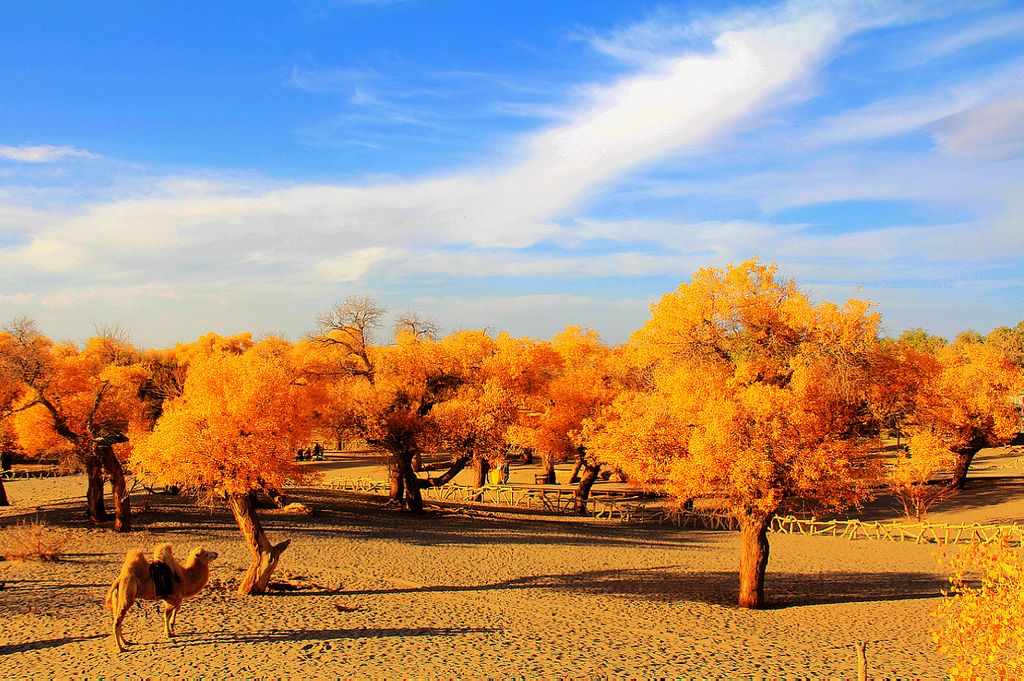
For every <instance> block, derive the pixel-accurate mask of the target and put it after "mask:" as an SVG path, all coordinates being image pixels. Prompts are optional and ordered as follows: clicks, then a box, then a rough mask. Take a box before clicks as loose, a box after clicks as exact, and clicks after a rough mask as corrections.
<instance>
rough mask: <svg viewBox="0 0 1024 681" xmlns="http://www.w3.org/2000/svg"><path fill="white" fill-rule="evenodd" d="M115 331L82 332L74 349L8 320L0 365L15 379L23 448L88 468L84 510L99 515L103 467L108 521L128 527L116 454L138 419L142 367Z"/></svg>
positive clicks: (0, 337)
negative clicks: (110, 510)
mask: <svg viewBox="0 0 1024 681" xmlns="http://www.w3.org/2000/svg"><path fill="white" fill-rule="evenodd" d="M140 357H141V356H140V353H139V352H138V350H136V349H135V348H134V347H133V346H132V345H131V344H130V343H128V342H127V339H126V338H124V337H123V334H119V333H110V334H107V335H102V336H97V337H94V338H90V339H89V340H88V342H87V343H86V345H85V347H84V348H83V349H81V350H79V349H78V348H77V347H76V346H75V345H73V344H70V343H59V344H55V343H53V342H52V341H50V340H49V339H48V338H46V337H45V336H43V335H42V334H41V333H40V332H39V331H38V329H36V327H35V324H34V323H32V322H31V321H30V320H25V319H21V320H16V321H15V322H13V323H12V324H10V325H9V326H8V328H7V330H6V331H5V332H3V333H2V334H0V373H2V374H3V375H4V376H5V377H6V378H5V379H4V380H6V381H7V382H8V383H12V382H13V383H15V384H17V385H19V386H20V390H21V396H20V398H19V400H18V401H16V402H15V403H14V404H13V407H12V408H11V412H12V416H11V418H12V422H13V425H14V430H15V432H16V434H17V438H18V442H19V444H20V445H21V448H22V449H23V450H24V451H26V452H27V453H29V454H36V455H38V454H42V453H61V454H62V455H63V456H65V457H66V458H67V459H69V460H71V461H73V462H75V463H76V464H77V465H80V466H82V467H83V468H84V469H85V471H86V473H87V474H88V492H87V495H86V498H87V503H88V508H89V517H90V519H91V520H93V521H94V522H101V521H103V520H105V519H106V510H105V508H104V504H103V483H104V478H103V475H104V472H105V473H106V475H107V477H109V479H110V483H111V488H112V493H113V501H114V513H115V518H114V529H115V530H117V531H119V532H127V531H129V530H131V500H130V498H129V494H128V489H127V484H126V478H125V471H124V467H123V465H122V460H123V459H124V458H125V457H126V456H127V454H128V451H129V450H130V443H129V437H128V433H129V430H131V429H133V428H138V427H140V425H141V424H142V423H143V422H144V421H145V419H146V408H145V401H144V400H143V398H142V397H141V396H140V388H141V385H142V384H143V382H144V381H145V378H146V369H145V367H144V366H143V365H142V364H141V362H140Z"/></svg>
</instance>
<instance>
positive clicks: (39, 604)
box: [0, 459, 1024, 678]
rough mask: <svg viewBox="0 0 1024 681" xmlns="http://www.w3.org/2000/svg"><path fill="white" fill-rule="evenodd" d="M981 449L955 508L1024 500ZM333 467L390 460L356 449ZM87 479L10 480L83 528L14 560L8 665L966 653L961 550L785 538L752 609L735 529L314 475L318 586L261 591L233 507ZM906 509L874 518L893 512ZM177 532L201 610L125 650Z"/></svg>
mask: <svg viewBox="0 0 1024 681" xmlns="http://www.w3.org/2000/svg"><path fill="white" fill-rule="evenodd" d="M993 461H996V462H997V463H992V462H993ZM979 464H980V465H979V471H980V474H979V477H978V479H976V480H974V481H973V482H972V484H971V487H970V488H969V490H968V491H967V493H965V494H964V495H963V496H962V497H961V498H960V499H959V500H957V501H956V502H947V503H946V504H945V505H944V506H943V507H942V508H940V509H938V510H937V511H936V512H934V513H933V520H936V521H959V519H961V518H964V519H967V520H969V521H971V522H975V521H978V522H981V521H985V520H987V519H997V520H1013V519H1020V518H1021V517H1022V515H1024V481H1022V480H1020V479H1019V478H1017V477H1015V476H1016V475H1017V474H1019V471H1014V470H1011V469H1005V468H1001V467H1000V466H999V465H998V461H997V460H995V459H991V460H987V461H981V462H979ZM986 467H987V468H986ZM325 468H326V469H327V473H326V475H327V476H328V477H330V476H334V475H341V474H353V475H358V474H361V473H363V472H370V473H373V472H374V471H376V472H377V473H378V474H379V473H380V470H379V468H375V467H374V465H373V462H372V461H370V462H368V461H366V460H356V459H352V460H348V461H345V460H342V461H336V462H334V463H332V464H330V465H327V466H325ZM362 468H366V471H363V470H362ZM515 475H518V476H524V479H525V478H528V477H530V476H531V475H532V472H531V471H528V470H520V471H516V472H515ZM514 479H515V478H514ZM84 490H85V481H84V479H83V478H82V477H81V476H73V477H67V478H60V479H48V480H19V481H15V482H9V483H7V491H8V494H9V496H10V497H11V500H12V503H13V504H14V505H13V506H11V507H9V508H6V509H0V527H2V526H9V525H11V524H12V523H14V522H16V521H17V520H18V519H20V518H26V517H28V518H32V517H36V516H37V514H38V515H39V516H40V517H43V518H45V520H46V521H47V523H49V524H50V525H52V526H54V527H59V528H67V529H68V530H69V531H70V532H71V536H72V540H71V544H70V545H69V547H68V553H67V555H66V556H65V558H64V559H63V560H62V561H60V562H56V563H39V562H33V561H7V562H0V581H3V582H5V583H6V586H5V588H3V589H2V590H0V677H2V678H30V677H31V678H36V677H40V676H42V677H56V678H67V677H86V678H96V677H101V676H103V677H122V676H126V677H140V676H141V677H179V678H180V677H187V678H193V677H199V676H206V677H215V678H221V677H228V676H231V677H239V676H241V677H267V676H271V677H289V678H294V677H300V676H305V677H308V678H325V677H327V678H330V677H355V678H366V677H378V678H380V677H386V678H397V677H406V678H408V677H432V678H463V677H472V678H480V677H509V676H525V677H545V678H551V677H567V676H568V677H607V676H616V677H620V676H633V677H695V678H708V677H726V678H736V677H754V678H762V677H769V678H779V677H786V678H793V677H830V678H855V653H854V651H853V646H852V644H853V642H854V641H855V640H858V639H860V640H865V641H868V642H869V644H868V645H869V647H868V656H869V666H870V671H871V674H872V675H873V676H875V677H878V678H883V677H887V678H941V677H943V675H944V673H945V670H946V668H947V665H946V663H945V661H944V660H943V659H942V658H940V657H939V655H938V654H937V653H936V652H935V650H934V647H933V645H932V643H931V639H930V634H929V627H930V626H931V623H932V618H931V616H930V615H929V612H930V611H931V610H932V608H933V607H934V606H935V604H936V602H937V599H938V593H939V590H940V589H941V588H943V586H944V585H945V578H944V576H943V575H944V570H943V568H942V566H941V564H940V559H941V557H942V556H943V555H944V553H946V552H948V551H955V549H947V550H943V549H940V548H938V547H936V546H934V545H913V544H901V543H891V542H875V541H855V542H850V541H846V540H841V539H833V538H825V537H802V536H782V535H772V536H771V545H772V549H771V561H770V563H769V568H768V573H769V574H768V579H767V593H768V599H769V601H770V603H771V608H770V609H767V610H763V611H756V612H754V611H746V610H742V609H739V608H736V607H734V606H733V605H732V603H733V601H734V599H735V591H736V584H737V577H736V564H737V561H738V557H737V556H738V552H737V543H736V535H735V534H732V533H727V532H711V531H698V530H691V529H684V530H680V529H676V528H673V527H669V526H654V525H649V526H648V525H643V526H640V525H621V524H617V523H608V522H600V521H592V520H578V519H573V518H566V517H560V516H553V515H542V514H539V513H535V512H533V513H528V514H527V513H517V512H512V511H511V510H508V509H496V508H480V507H475V508H460V507H456V506H451V507H444V508H441V507H437V506H432V507H431V511H430V512H429V513H428V514H427V515H426V516H425V517H419V518H417V517H411V516H408V515H405V514H402V513H400V512H396V511H393V510H389V509H386V508H383V507H382V506H381V505H380V501H381V498H380V497H372V496H362V495H355V494H348V493H342V492H332V491H321V490H316V489H311V488H309V489H306V488H304V489H298V490H292V493H293V494H292V496H294V497H295V498H297V499H298V500H300V501H303V502H304V503H307V504H309V505H311V506H313V507H315V508H316V509H317V512H316V514H315V515H313V516H306V517H302V516H293V515H286V514H284V513H282V512H279V511H276V510H264V511H261V515H262V517H263V519H264V524H265V526H266V528H267V530H268V533H269V534H270V537H271V540H272V541H279V540H281V539H283V538H285V537H291V538H292V546H291V548H289V549H288V551H287V552H286V553H285V554H284V556H283V558H282V563H281V567H280V568H279V576H280V577H281V578H282V579H283V580H287V581H289V582H290V583H291V584H293V585H299V586H303V587H310V588H302V589H298V590H293V591H290V592H280V593H276V594H274V595H270V596H262V597H248V598H242V597H238V596H236V595H235V594H234V593H233V590H232V588H231V587H232V585H233V583H234V582H235V580H236V579H237V577H238V576H239V575H240V574H241V572H242V571H243V570H244V567H245V565H246V564H247V560H248V554H247V552H246V550H245V547H244V545H243V543H242V540H241V536H240V535H239V533H238V530H237V528H236V527H235V525H234V522H233V520H232V518H231V516H230V513H229V512H227V511H226V510H225V509H223V508H212V509H211V508H204V507H200V506H197V505H196V504H195V502H194V501H192V500H189V499H186V498H182V497H169V496H164V495H149V494H141V495H136V496H135V497H134V503H135V509H136V515H135V524H136V528H137V530H136V531H135V532H132V533H130V534H127V535H116V534H114V533H113V532H111V531H109V529H96V528H92V527H90V526H89V525H88V524H87V523H86V522H85V519H84V517H83V508H84V499H83V496H84ZM889 506H891V504H890V505H887V504H885V503H883V502H879V503H877V504H875V505H874V506H872V507H871V508H869V509H866V510H865V513H866V514H867V515H869V516H871V517H883V516H890V517H891V516H892V512H891V510H890V509H889ZM0 540H2V533H0ZM160 541H170V542H173V543H174V544H175V546H176V547H178V548H179V553H181V554H184V553H185V552H186V551H187V549H188V548H190V547H192V546H195V545H198V544H202V545H203V546H205V547H207V548H210V549H213V550H216V551H218V552H220V554H221V555H220V558H219V559H218V560H217V561H216V562H215V564H214V569H213V581H212V582H211V586H210V588H208V589H206V590H205V591H204V592H203V593H202V594H200V595H199V596H197V597H196V598H195V599H193V600H191V601H188V602H187V603H186V604H185V606H184V608H183V609H182V612H181V615H180V617H179V619H178V632H179V636H178V637H176V638H175V639H173V640H167V639H165V638H164V636H163V632H162V624H161V620H160V617H159V616H158V615H157V614H156V612H155V605H154V604H152V603H147V604H146V605H145V606H144V607H143V608H141V609H140V608H133V610H132V612H131V614H130V615H129V617H128V620H127V621H126V625H125V632H126V635H127V637H128V639H129V640H131V641H133V642H135V644H136V645H133V646H132V647H131V648H130V649H129V651H128V652H126V653H122V654H117V653H116V652H115V649H114V646H113V641H112V638H111V636H110V615H109V613H107V612H106V611H104V610H103V605H102V601H103V596H104V594H105V592H106V588H107V586H108V585H109V583H110V581H111V580H112V579H113V578H114V577H115V576H116V574H117V572H118V568H119V565H120V562H121V559H122V557H123V555H124V552H125V551H127V550H128V549H131V548H143V549H146V550H147V551H148V549H149V547H151V546H152V545H153V544H155V543H157V542H160Z"/></svg>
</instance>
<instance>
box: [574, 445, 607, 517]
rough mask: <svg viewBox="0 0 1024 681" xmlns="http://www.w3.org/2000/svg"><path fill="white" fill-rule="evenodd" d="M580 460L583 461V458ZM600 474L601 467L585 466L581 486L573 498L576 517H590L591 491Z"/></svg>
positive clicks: (577, 487)
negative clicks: (589, 501)
mask: <svg viewBox="0 0 1024 681" xmlns="http://www.w3.org/2000/svg"><path fill="white" fill-rule="evenodd" d="M580 460H581V461H582V458H581V459H580ZM600 472H601V466H600V465H592V464H585V465H584V468H583V476H582V477H581V478H580V483H579V485H577V486H576V492H575V494H574V498H573V512H574V513H575V514H576V515H590V514H589V512H588V511H587V501H588V500H589V499H590V489H591V488H592V487H593V486H594V482H595V481H596V480H597V474H598V473H600Z"/></svg>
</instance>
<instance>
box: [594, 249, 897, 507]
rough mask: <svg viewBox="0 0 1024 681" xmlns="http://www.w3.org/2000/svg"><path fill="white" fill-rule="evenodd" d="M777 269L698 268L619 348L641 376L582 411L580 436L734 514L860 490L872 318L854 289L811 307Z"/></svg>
mask: <svg viewBox="0 0 1024 681" xmlns="http://www.w3.org/2000/svg"><path fill="white" fill-rule="evenodd" d="M774 272H775V270H774V268H772V267H766V266H763V265H761V264H759V263H758V262H757V261H747V262H745V263H743V264H742V265H740V266H738V267H730V268H728V269H727V270H725V271H722V270H717V269H707V270H701V271H700V272H698V273H697V274H696V275H694V279H693V281H692V282H691V283H690V284H684V285H682V286H680V287H679V289H678V290H677V291H676V292H675V293H670V294H667V295H666V296H664V297H663V298H662V300H661V302H659V303H658V304H657V305H656V306H655V307H654V309H653V315H652V317H651V319H650V320H649V321H648V322H647V324H645V325H644V327H643V328H641V329H640V330H639V331H637V332H636V334H634V336H633V338H632V339H630V343H629V347H628V348H627V353H628V356H629V357H630V358H631V359H632V360H633V361H634V362H635V363H637V365H638V366H639V367H640V373H641V374H642V377H643V381H644V382H645V384H644V385H642V386H640V387H639V388H637V389H634V390H628V391H623V392H622V393H621V394H620V395H619V396H618V397H617V398H616V400H615V402H614V403H613V406H612V408H611V409H610V410H608V411H607V412H606V413H604V414H602V416H601V417H600V419H598V420H597V421H595V422H594V423H592V424H590V427H589V431H588V437H587V438H585V440H587V441H588V442H589V443H590V446H591V447H592V448H595V449H600V450H601V451H602V453H603V454H602V456H603V457H604V458H606V459H607V460H610V461H615V462H616V463H617V464H618V465H620V466H621V467H623V468H624V469H626V470H627V471H628V472H630V473H631V474H632V476H633V477H635V478H636V479H637V480H640V481H645V482H648V483H656V484H659V485H664V486H665V488H666V489H667V490H668V491H669V492H671V493H672V494H673V495H675V496H676V497H678V498H680V499H689V498H693V497H697V496H703V495H706V494H708V493H709V492H710V493H714V494H718V495H721V496H722V497H724V498H725V499H727V500H728V502H729V505H730V507H732V508H734V509H738V510H740V511H742V512H743V513H749V514H754V515H770V514H772V513H774V512H775V511H776V510H778V509H779V507H780V506H781V504H782V503H783V501H785V500H788V499H795V498H799V499H803V500H815V501H817V502H819V503H821V504H823V505H826V506H829V507H840V506H842V505H844V504H847V503H850V502H852V501H856V500H857V499H859V498H861V497H862V496H863V494H864V482H865V474H864V473H865V470H864V468H863V466H864V461H863V460H862V456H863V455H864V452H865V446H866V445H867V444H869V441H868V440H866V439H865V437H863V435H864V434H865V433H868V432H869V431H867V430H865V426H866V425H867V421H868V419H869V414H867V413H866V412H865V409H864V406H865V401H864V399H863V398H864V392H865V387H866V385H867V384H868V378H869V373H870V353H871V352H872V351H873V350H874V348H875V347H876V339H875V332H876V325H877V321H878V317H877V315H876V314H872V313H869V312H868V309H869V306H868V305H867V304H866V303H862V302H859V301H850V302H848V303H847V304H846V306H844V307H842V308H838V307H836V306H835V305H832V304H830V303H824V304H821V305H818V306H814V305H812V304H811V303H810V301H809V300H808V299H807V298H806V296H804V294H803V293H801V292H800V291H799V290H798V289H797V288H796V286H795V284H793V282H791V281H785V282H778V281H776V280H775V277H774ZM602 431H608V432H602ZM630 442H635V443H636V444H634V445H631V444H630Z"/></svg>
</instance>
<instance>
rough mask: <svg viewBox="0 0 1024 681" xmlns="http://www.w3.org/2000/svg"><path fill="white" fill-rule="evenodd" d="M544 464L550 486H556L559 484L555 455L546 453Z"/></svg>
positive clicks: (543, 458) (543, 459)
mask: <svg viewBox="0 0 1024 681" xmlns="http://www.w3.org/2000/svg"><path fill="white" fill-rule="evenodd" d="M541 458H542V463H543V464H544V475H546V476H547V483H546V484H548V485H554V484H555V483H556V482H558V480H557V478H555V455H554V454H553V453H551V452H544V455H543V457H541Z"/></svg>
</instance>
